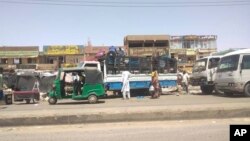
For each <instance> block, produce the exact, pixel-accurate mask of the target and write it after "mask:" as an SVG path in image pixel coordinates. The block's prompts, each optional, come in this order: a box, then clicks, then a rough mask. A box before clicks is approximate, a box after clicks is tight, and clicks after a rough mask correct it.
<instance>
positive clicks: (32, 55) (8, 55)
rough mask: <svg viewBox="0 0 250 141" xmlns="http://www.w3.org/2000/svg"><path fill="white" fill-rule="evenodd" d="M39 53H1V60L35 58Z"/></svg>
mask: <svg viewBox="0 0 250 141" xmlns="http://www.w3.org/2000/svg"><path fill="white" fill-rule="evenodd" d="M38 55H39V52H38V51H1V52H0V58H35V57H38Z"/></svg>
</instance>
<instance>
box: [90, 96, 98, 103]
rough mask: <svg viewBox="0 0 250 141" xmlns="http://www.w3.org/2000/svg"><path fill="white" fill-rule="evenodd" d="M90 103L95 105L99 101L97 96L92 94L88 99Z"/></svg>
mask: <svg viewBox="0 0 250 141" xmlns="http://www.w3.org/2000/svg"><path fill="white" fill-rule="evenodd" d="M88 101H89V103H90V104H95V103H96V102H97V101H98V98H97V96H96V95H94V94H92V95H90V96H89V97H88Z"/></svg>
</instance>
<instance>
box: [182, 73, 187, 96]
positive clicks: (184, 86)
mask: <svg viewBox="0 0 250 141" xmlns="http://www.w3.org/2000/svg"><path fill="white" fill-rule="evenodd" d="M188 81H189V75H188V73H187V72H186V71H183V78H182V87H183V89H184V91H186V94H189V90H188Z"/></svg>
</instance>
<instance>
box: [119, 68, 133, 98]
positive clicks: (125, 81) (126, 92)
mask: <svg viewBox="0 0 250 141" xmlns="http://www.w3.org/2000/svg"><path fill="white" fill-rule="evenodd" d="M130 75H131V74H130V72H129V71H124V72H122V89H121V92H122V95H123V99H124V100H125V99H126V96H128V99H130V86H129V78H130Z"/></svg>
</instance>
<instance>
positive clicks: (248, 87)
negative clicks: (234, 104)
mask: <svg viewBox="0 0 250 141" xmlns="http://www.w3.org/2000/svg"><path fill="white" fill-rule="evenodd" d="M244 94H245V96H247V97H249V96H250V83H248V84H247V85H246V86H245V89H244Z"/></svg>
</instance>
